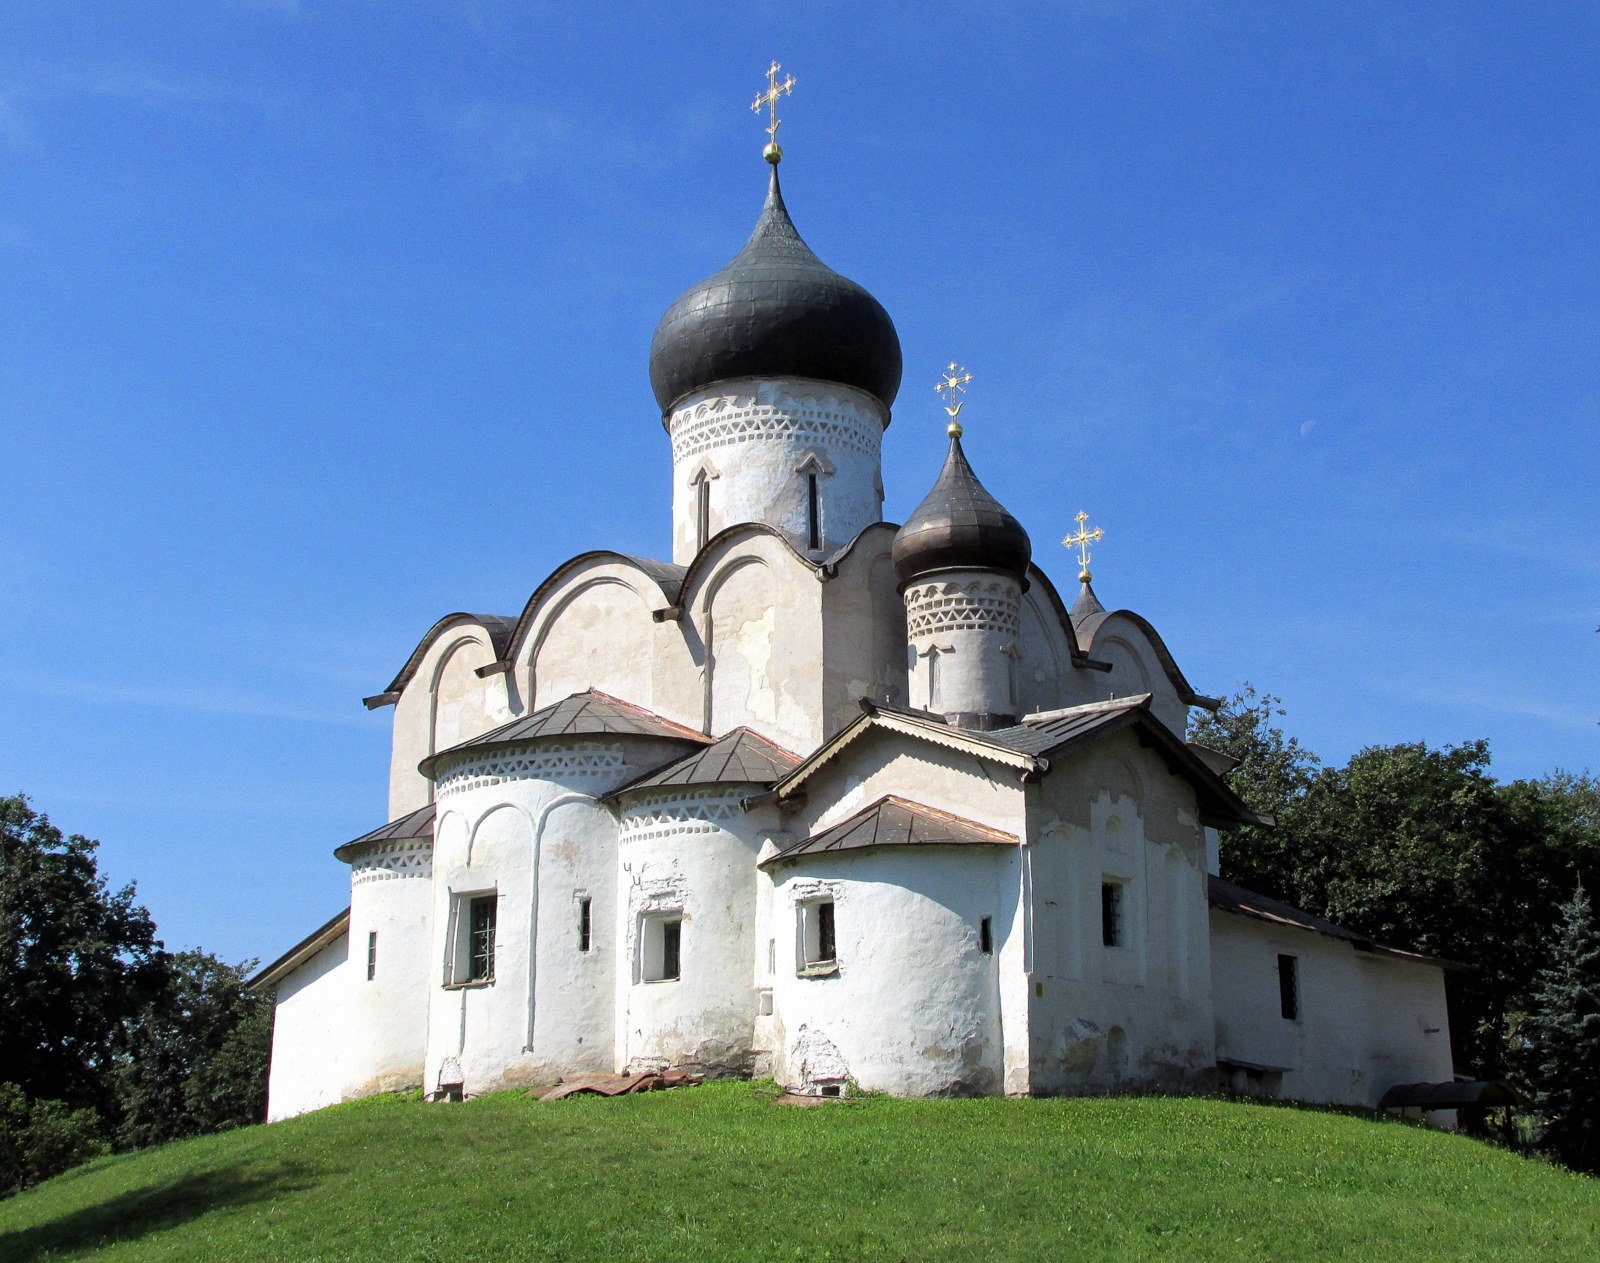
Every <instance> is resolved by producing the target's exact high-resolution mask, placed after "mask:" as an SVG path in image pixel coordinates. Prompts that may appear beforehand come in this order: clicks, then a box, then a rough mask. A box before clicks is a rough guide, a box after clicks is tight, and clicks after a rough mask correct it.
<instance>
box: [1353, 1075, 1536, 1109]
mask: <svg viewBox="0 0 1600 1263" xmlns="http://www.w3.org/2000/svg"><path fill="white" fill-rule="evenodd" d="M1522 1104H1524V1098H1523V1095H1522V1093H1521V1092H1519V1091H1517V1089H1516V1086H1515V1085H1514V1084H1512V1083H1508V1082H1507V1081H1506V1080H1504V1079H1474V1080H1472V1081H1471V1082H1468V1083H1397V1084H1395V1085H1394V1087H1392V1088H1390V1089H1389V1090H1388V1091H1387V1092H1385V1093H1384V1094H1383V1097H1382V1099H1380V1100H1379V1101H1378V1108H1379V1109H1381V1110H1387V1109H1404V1108H1407V1107H1408V1106H1409V1107H1414V1108H1420V1109H1455V1108H1457V1107H1458V1106H1462V1105H1522Z"/></svg>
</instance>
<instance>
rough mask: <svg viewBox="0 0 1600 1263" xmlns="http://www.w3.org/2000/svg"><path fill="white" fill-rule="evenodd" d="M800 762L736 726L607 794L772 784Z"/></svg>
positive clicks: (757, 734) (751, 732) (754, 733)
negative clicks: (700, 746) (677, 788)
mask: <svg viewBox="0 0 1600 1263" xmlns="http://www.w3.org/2000/svg"><path fill="white" fill-rule="evenodd" d="M799 766H800V756H799V755H797V754H791V753H790V752H789V751H788V750H785V749H784V748H783V747H782V746H780V745H777V744H775V743H774V742H771V741H768V740H767V739H766V738H765V737H763V736H762V735H761V734H760V733H758V732H755V731H752V730H751V729H749V728H735V729H734V730H733V731H732V732H730V733H728V734H726V735H725V736H723V737H720V738H718V739H717V740H716V741H714V742H712V744H710V745H708V746H706V747H705V749H703V750H695V751H693V752H692V753H690V754H688V755H685V756H684V757H683V758H682V759H679V760H678V761H677V762H676V763H670V764H668V765H667V766H666V767H664V768H662V769H661V770H660V771H659V772H652V773H650V774H649V775H648V776H645V777H643V778H642V779H640V780H637V781H634V782H633V783H632V784H631V785H624V786H623V787H622V788H621V789H618V790H614V791H613V792H612V793H610V794H608V795H606V797H608V798H615V797H616V796H617V795H619V794H628V793H632V792H633V791H634V790H640V789H659V788H661V787H663V786H670V785H771V784H772V783H773V782H774V781H777V780H781V779H782V778H783V777H785V776H787V775H788V774H789V773H790V772H792V771H794V769H795V768H797V767H799Z"/></svg>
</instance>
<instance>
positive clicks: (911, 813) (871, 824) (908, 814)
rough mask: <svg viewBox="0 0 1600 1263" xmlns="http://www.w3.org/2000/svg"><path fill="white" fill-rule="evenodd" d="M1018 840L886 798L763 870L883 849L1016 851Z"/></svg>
mask: <svg viewBox="0 0 1600 1263" xmlns="http://www.w3.org/2000/svg"><path fill="white" fill-rule="evenodd" d="M1016 845H1017V837H1016V835H1015V834H1012V833H1002V832H1001V831H1000V830H999V829H991V828H989V827H988V826H987V825H981V824H979V823H978V822H977V821H975V820H967V819H965V818H964V817H962V816H956V815H952V814H951V813H950V812H948V811H940V810H938V808H936V807H928V806H926V805H924V804H922V803H914V802H910V801H908V800H906V799H904V798H897V797H895V796H894V795H893V794H886V795H885V796H884V797H882V798H880V799H878V801H877V802H875V803H873V804H872V805H871V806H870V807H867V808H866V809H865V810H863V811H858V812H857V813H856V814H855V815H853V816H851V817H850V818H849V819H848V820H844V821H841V822H840V823H838V824H836V825H834V826H832V827H831V828H828V829H824V830H823V831H822V832H821V833H813V834H812V835H811V836H810V837H808V838H804V839H802V840H801V841H799V842H796V843H795V844H794V845H793V846H791V847H789V848H787V849H786V850H782V851H779V852H778V853H777V854H776V855H773V856H769V857H768V858H767V859H766V860H764V861H762V864H761V867H763V868H765V867H766V866H767V865H768V864H776V863H778V862H779V861H781V860H790V859H795V858H797V857H799V856H801V855H819V854H822V853H823V852H826V851H862V850H866V849H867V848H869V847H880V846H1016Z"/></svg>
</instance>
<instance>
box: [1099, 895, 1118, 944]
mask: <svg viewBox="0 0 1600 1263" xmlns="http://www.w3.org/2000/svg"><path fill="white" fill-rule="evenodd" d="M1100 941H1101V942H1102V943H1104V944H1105V945H1106V946H1107V947H1121V946H1122V883H1121V882H1115V881H1107V882H1101V883H1100Z"/></svg>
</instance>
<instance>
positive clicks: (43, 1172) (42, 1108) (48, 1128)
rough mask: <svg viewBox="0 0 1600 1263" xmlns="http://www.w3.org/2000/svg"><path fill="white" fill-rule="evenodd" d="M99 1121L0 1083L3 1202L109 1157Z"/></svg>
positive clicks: (93, 1115)
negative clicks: (32, 1098) (92, 1160)
mask: <svg viewBox="0 0 1600 1263" xmlns="http://www.w3.org/2000/svg"><path fill="white" fill-rule="evenodd" d="M109 1149H110V1146H109V1145H107V1144H106V1142H105V1137H104V1135H103V1128H102V1127H101V1125H100V1116H99V1115H98V1114H96V1113H95V1112H94V1111H93V1110H91V1109H73V1108H71V1107H70V1106H67V1105H63V1104H62V1103H61V1102H60V1101H30V1100H29V1099H28V1098H27V1097H26V1096H24V1095H23V1093H22V1089H21V1088H19V1087H18V1086H17V1085H16V1084H15V1083H0V1197H5V1196H7V1195H9V1194H11V1193H15V1192H18V1191H19V1190H21V1189H25V1188H28V1187H29V1186H31V1185H34V1184H37V1183H38V1182H39V1181H40V1180H47V1179H49V1178H50V1177H51V1176H52V1175H55V1174H57V1173H59V1172H61V1171H65V1170H67V1169H68V1168H69V1167H75V1166H77V1165H78V1163H80V1162H87V1161H88V1160H89V1159H90V1158H97V1157H99V1156H100V1155H101V1154H103V1153H106V1152H108V1151H109Z"/></svg>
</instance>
